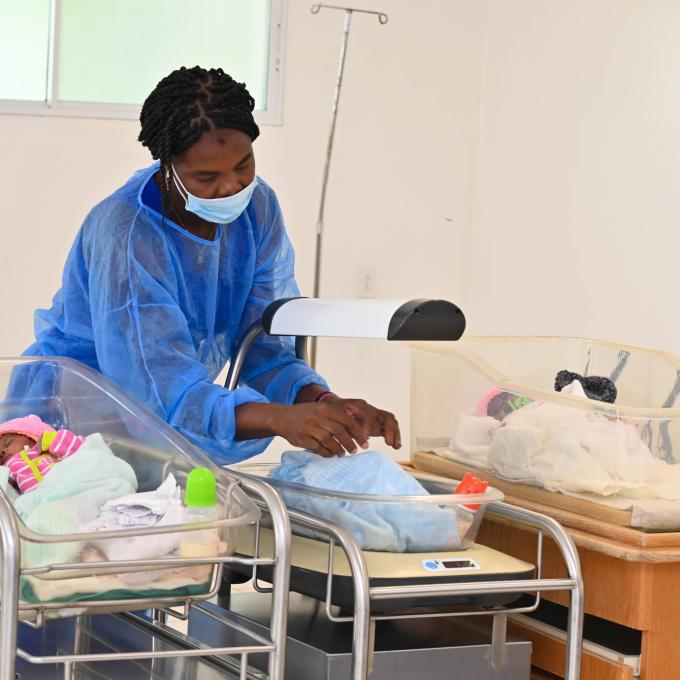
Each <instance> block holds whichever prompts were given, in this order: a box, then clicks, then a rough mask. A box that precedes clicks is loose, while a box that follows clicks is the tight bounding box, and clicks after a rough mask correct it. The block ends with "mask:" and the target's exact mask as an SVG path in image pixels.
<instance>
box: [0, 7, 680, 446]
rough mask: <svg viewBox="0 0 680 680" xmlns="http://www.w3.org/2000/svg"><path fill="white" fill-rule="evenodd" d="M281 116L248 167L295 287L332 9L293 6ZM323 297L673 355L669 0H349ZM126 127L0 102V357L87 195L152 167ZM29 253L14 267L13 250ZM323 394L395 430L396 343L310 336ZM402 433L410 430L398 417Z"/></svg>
mask: <svg viewBox="0 0 680 680" xmlns="http://www.w3.org/2000/svg"><path fill="white" fill-rule="evenodd" d="M288 4H289V8H288V35H287V53H286V68H285V106H284V125H283V126H281V127H264V128H263V134H262V137H261V138H260V139H259V140H258V142H257V146H256V150H257V161H258V170H259V172H260V174H262V175H263V176H264V177H265V178H267V179H268V180H269V181H270V182H271V183H272V185H273V186H274V187H275V188H276V190H277V192H278V195H279V198H280V200H281V203H282V205H283V208H284V213H285V215H286V220H287V224H288V229H289V232H290V234H291V237H292V239H293V241H294V243H295V246H296V248H297V253H298V276H299V281H300V284H301V287H302V289H303V292H305V293H307V294H309V293H310V292H311V284H312V274H313V269H312V257H313V249H314V224H315V220H316V212H317V208H318V194H319V189H320V184H321V173H322V169H323V159H324V149H325V142H326V136H327V132H328V124H329V115H330V103H331V99H332V94H333V85H334V77H335V71H336V65H337V51H338V48H339V42H340V32H341V28H342V15H341V14H339V13H337V12H333V11H325V12H322V13H321V14H320V15H318V16H313V15H311V14H310V13H309V2H307V0H290V1H289V3H288ZM353 4H354V5H357V6H362V7H366V8H371V9H385V10H386V11H388V12H389V15H390V22H389V23H388V24H387V25H386V26H380V25H379V24H378V23H377V21H376V20H375V18H372V17H367V16H355V18H354V20H353V25H352V35H351V38H350V45H349V53H348V59H347V67H346V73H345V85H344V91H343V99H342V102H341V106H340V117H339V122H338V129H337V138H336V142H337V143H336V149H335V156H334V160H333V167H332V170H331V184H330V188H329V195H328V204H327V219H326V226H327V235H326V249H325V254H326V257H325V261H324V279H323V284H322V294H323V295H325V296H336V297H340V296H346V297H353V296H355V295H356V294H357V289H358V270H359V269H360V268H361V267H362V266H364V265H371V266H373V267H374V268H375V270H376V295H377V296H379V297H417V296H442V297H447V298H449V299H453V300H455V301H459V302H460V304H461V306H462V307H463V308H464V310H465V312H466V316H467V317H468V319H469V323H470V329H471V330H472V331H476V332H489V333H504V332H512V333H531V332H540V333H569V334H593V335H597V336H603V337H610V338H613V339H621V340H627V341H637V342H642V343H646V344H651V345H658V346H661V347H664V348H667V349H670V350H672V351H674V352H676V353H680V326H679V325H678V324H677V323H675V319H674V311H675V304H674V303H675V295H674V293H675V288H676V279H677V275H676V264H675V263H676V260H677V257H676V252H677V251H678V246H680V236H678V235H677V231H678V230H677V228H676V225H677V224H678V223H680V220H679V218H680V204H679V202H678V199H677V196H678V191H677V186H678V174H679V173H678V168H679V164H678V155H679V154H680V144H679V142H680V87H678V81H677V75H676V74H677V73H680V44H679V43H678V41H677V39H676V36H677V35H678V34H679V29H680V5H679V4H678V3H677V2H676V1H675V0H645V1H644V2H643V1H642V0H598V2H592V0H573V1H572V2H564V1H563V0H421V1H420V2H417V3H416V2H412V1H409V0H390V1H389V2H387V0H383V1H382V2H378V0H370V1H369V0H355V1H354V3H353ZM137 132H138V127H137V124H135V123H131V122H123V121H96V120H74V119H54V118H50V119H47V118H37V117H35V118H31V117H21V118H19V117H2V118H0V148H1V149H2V162H1V163H0V187H2V188H3V191H2V196H3V202H2V206H3V207H2V217H3V224H2V227H1V231H0V246H2V249H3V251H4V253H5V254H7V253H11V256H9V257H8V256H7V255H5V257H4V258H3V271H2V281H3V283H4V285H3V287H2V290H1V291H0V304H1V305H2V307H1V309H2V310H3V314H4V318H5V323H4V328H3V330H4V333H3V336H2V338H0V354H15V353H17V352H19V351H20V350H21V349H22V348H23V347H24V346H25V345H26V344H27V343H28V342H29V340H30V338H31V332H30V329H31V316H32V311H33V308H34V307H35V306H37V305H44V304H47V303H48V302H49V298H50V296H51V294H52V293H53V292H54V290H55V288H56V286H57V283H58V278H59V275H60V271H61V267H62V264H63V260H64V257H65V255H66V252H67V250H68V247H69V245H70V242H71V240H72V238H73V236H74V234H75V232H76V230H77V228H78V226H79V224H80V221H81V219H82V217H83V216H84V214H85V212H86V211H87V209H88V207H89V206H91V205H92V204H93V203H94V202H96V201H97V200H99V199H100V198H102V197H103V196H105V195H106V194H107V193H109V192H110V191H111V190H112V189H114V188H115V187H117V186H118V185H120V184H121V183H122V182H123V181H124V180H125V178H126V177H127V176H128V175H129V174H130V173H131V171H132V170H133V169H135V168H137V167H140V166H142V165H144V164H146V163H147V158H148V157H147V155H146V151H145V150H144V149H142V148H141V147H140V146H139V145H138V144H137V142H136V141H135V139H136V136H137ZM27 258H30V261H35V260H38V261H40V263H41V273H40V275H39V276H34V275H31V276H26V274H25V270H26V265H25V262H26V261H27ZM320 368H321V370H322V371H323V372H324V373H325V374H326V375H327V376H328V378H329V380H330V381H331V383H332V384H333V386H334V387H335V389H336V390H337V391H338V392H340V393H342V394H347V395H361V396H365V397H367V398H369V399H370V400H371V401H374V402H375V403H377V404H378V405H381V406H383V407H384V408H389V409H392V410H394V411H395V412H396V413H397V415H398V417H399V419H400V420H401V422H402V424H403V425H404V426H405V429H406V430H408V428H407V425H408V417H409V414H408V408H409V403H408V402H409V390H408V359H407V354H406V352H405V350H402V349H401V348H398V347H391V346H387V345H386V344H385V343H372V342H369V343H367V342H363V341H362V342H358V341H356V342H355V341H342V342H341V341H324V342H322V344H321V351H320ZM404 439H405V441H408V431H406V432H405V437H404Z"/></svg>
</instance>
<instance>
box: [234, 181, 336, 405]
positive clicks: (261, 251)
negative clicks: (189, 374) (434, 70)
mask: <svg viewBox="0 0 680 680" xmlns="http://www.w3.org/2000/svg"><path fill="white" fill-rule="evenodd" d="M294 272H295V252H294V250H293V247H292V245H291V243H290V240H289V238H288V235H287V233H286V228H285V226H284V222H283V215H282V213H281V208H280V206H279V202H278V200H277V198H276V195H275V193H274V191H273V190H272V189H271V188H268V199H267V202H266V211H265V214H264V229H263V232H262V234H261V237H260V242H259V244H258V247H257V261H256V265H255V276H254V280H253V285H252V287H251V290H250V294H249V296H248V301H247V304H246V308H245V312H244V314H243V319H242V320H241V324H240V326H239V330H238V333H237V337H238V338H239V339H240V338H242V337H243V335H244V334H245V332H246V331H247V330H248V328H249V327H250V325H251V324H252V323H253V322H254V321H257V320H259V319H260V318H261V317H262V313H263V312H264V309H265V308H266V307H267V305H268V304H269V303H270V302H273V301H274V300H279V299H281V298H289V297H299V296H300V291H299V290H298V287H297V284H296V282H295V273H294ZM241 380H242V383H243V384H245V385H248V386H250V387H252V388H253V389H255V390H257V391H258V392H259V393H261V394H264V395H265V396H266V397H267V399H268V400H269V401H271V402H276V403H281V404H291V403H293V402H294V401H295V398H296V396H297V393H298V392H299V391H300V389H302V388H303V387H305V386H306V385H309V384H317V385H321V386H322V387H324V388H326V389H327V388H328V386H327V384H326V381H325V380H324V379H323V378H322V377H321V376H320V375H319V374H318V373H316V372H315V371H314V370H312V368H310V366H309V365H308V364H307V363H305V362H304V361H302V360H300V359H297V358H296V356H295V339H294V338H292V337H276V336H268V335H264V334H263V335H260V336H259V338H258V339H257V340H256V341H255V342H254V343H253V345H252V347H251V349H250V351H249V352H248V354H247V356H246V360H245V362H244V365H243V370H242V372H241Z"/></svg>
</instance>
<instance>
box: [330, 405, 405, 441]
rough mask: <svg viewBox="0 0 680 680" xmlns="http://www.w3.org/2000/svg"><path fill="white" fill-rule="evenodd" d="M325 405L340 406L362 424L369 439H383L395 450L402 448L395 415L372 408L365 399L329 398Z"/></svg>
mask: <svg viewBox="0 0 680 680" xmlns="http://www.w3.org/2000/svg"><path fill="white" fill-rule="evenodd" d="M324 403H331V404H340V405H342V407H343V408H344V409H345V412H346V413H347V414H348V415H350V416H352V418H354V419H355V420H356V421H357V422H359V423H361V424H362V425H363V427H364V429H365V430H366V432H367V433H368V436H369V437H383V439H384V440H385V443H386V444H387V445H388V446H391V447H392V448H393V449H400V448H401V432H400V431H399V423H398V422H397V419H396V418H395V417H394V414H392V413H390V412H389V411H382V410H381V409H378V408H376V407H375V406H371V404H369V403H367V402H366V401H364V400H363V399H342V398H340V397H337V396H335V395H332V396H329V397H327V398H326V399H325V400H324Z"/></svg>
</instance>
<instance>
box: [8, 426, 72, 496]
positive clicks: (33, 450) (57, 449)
mask: <svg viewBox="0 0 680 680" xmlns="http://www.w3.org/2000/svg"><path fill="white" fill-rule="evenodd" d="M84 441H85V437H80V436H78V435H75V434H73V432H71V431H69V430H58V431H57V430H55V429H54V428H53V427H52V426H51V425H48V424H47V423H45V422H43V421H42V420H41V419H40V418H38V416H34V415H30V416H26V417H25V418H14V419H13V420H8V421H6V422H4V423H2V424H0V465H4V466H5V467H7V468H9V478H10V480H12V482H13V483H14V485H15V486H16V487H17V488H18V489H19V493H26V492H27V491H30V490H31V489H34V488H35V487H36V486H37V485H38V484H40V482H42V480H43V478H44V476H45V475H46V474H48V473H49V471H50V470H51V469H52V467H53V466H54V465H56V464H57V463H58V462H59V461H60V460H63V459H64V458H67V457H68V456H70V455H71V454H73V453H75V452H76V451H77V450H78V449H79V448H80V446H81V444H82V443H83V442H84Z"/></svg>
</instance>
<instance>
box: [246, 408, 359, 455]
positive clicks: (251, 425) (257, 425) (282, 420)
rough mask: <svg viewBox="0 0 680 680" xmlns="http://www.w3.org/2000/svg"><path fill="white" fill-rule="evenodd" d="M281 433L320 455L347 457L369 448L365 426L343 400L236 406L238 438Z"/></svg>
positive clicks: (295, 443)
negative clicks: (352, 413) (349, 410)
mask: <svg viewBox="0 0 680 680" xmlns="http://www.w3.org/2000/svg"><path fill="white" fill-rule="evenodd" d="M271 436H279V437H283V438H284V439H286V440H287V441H288V442H290V443H291V444H292V445H293V446H299V447H300V448H304V449H309V450H310V451H314V452H315V453H318V454H319V455H320V456H324V457H326V458H330V457H331V456H344V455H345V453H356V452H357V451H358V450H359V447H361V448H362V449H367V448H368V432H367V430H366V428H365V427H364V426H363V425H362V424H361V423H360V422H359V421H358V420H356V419H355V418H353V417H352V416H351V415H350V414H349V413H348V412H347V409H346V408H345V406H344V404H343V402H342V401H327V402H323V403H321V404H317V403H313V402H311V403H301V404H293V405H291V406H288V405H284V404H259V403H247V404H241V405H240V406H238V407H237V408H236V438H237V439H240V440H244V439H258V438H261V437H271Z"/></svg>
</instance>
